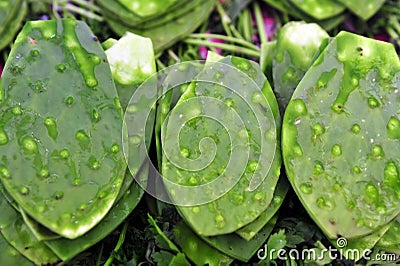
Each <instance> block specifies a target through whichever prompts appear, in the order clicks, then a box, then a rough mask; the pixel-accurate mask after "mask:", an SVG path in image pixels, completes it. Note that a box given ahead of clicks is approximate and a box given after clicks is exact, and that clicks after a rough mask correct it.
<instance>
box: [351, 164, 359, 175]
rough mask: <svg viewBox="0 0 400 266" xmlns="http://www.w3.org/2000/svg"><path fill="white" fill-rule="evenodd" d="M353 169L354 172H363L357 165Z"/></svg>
mask: <svg viewBox="0 0 400 266" xmlns="http://www.w3.org/2000/svg"><path fill="white" fill-rule="evenodd" d="M352 171H353V173H354V174H360V173H361V169H360V167H359V166H357V165H355V166H353V169H352Z"/></svg>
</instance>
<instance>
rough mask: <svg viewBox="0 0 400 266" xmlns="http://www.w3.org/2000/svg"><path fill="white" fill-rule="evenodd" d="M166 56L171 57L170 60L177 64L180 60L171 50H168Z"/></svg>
mask: <svg viewBox="0 0 400 266" xmlns="http://www.w3.org/2000/svg"><path fill="white" fill-rule="evenodd" d="M168 54H169V56H171V57H172V59H174V60H175V61H176V62H177V63H179V62H180V61H181V60H180V59H179V57H178V56H177V55H176V54H175V53H174V51H172V50H171V49H168Z"/></svg>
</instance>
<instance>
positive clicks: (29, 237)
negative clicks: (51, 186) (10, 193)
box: [0, 184, 59, 265]
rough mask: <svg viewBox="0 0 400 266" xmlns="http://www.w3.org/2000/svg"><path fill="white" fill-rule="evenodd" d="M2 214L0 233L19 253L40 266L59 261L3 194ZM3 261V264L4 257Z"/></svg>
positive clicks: (1, 199)
mask: <svg viewBox="0 0 400 266" xmlns="http://www.w3.org/2000/svg"><path fill="white" fill-rule="evenodd" d="M0 186H1V184H0ZM0 212H1V215H0V228H1V231H0V233H1V234H2V236H3V237H4V238H5V239H6V240H7V241H8V242H9V243H10V244H11V245H12V246H13V247H14V248H15V249H16V250H18V252H19V253H21V254H22V255H24V256H25V257H27V258H28V259H29V260H31V261H33V262H34V263H35V264H39V265H40V264H49V263H56V262H57V261H59V258H58V257H57V256H56V255H55V254H54V253H53V252H52V251H51V250H50V249H49V248H48V247H47V246H46V245H45V244H44V243H43V242H40V241H38V240H37V239H36V238H35V236H34V235H33V234H32V233H31V231H30V230H29V228H28V226H27V225H26V224H25V223H24V220H23V219H22V217H21V215H20V214H19V213H18V211H17V210H16V209H15V208H13V207H12V206H11V205H10V203H9V202H8V201H7V200H6V198H5V197H4V196H3V194H1V193H0ZM0 238H1V237H0ZM1 259H2V262H3V258H2V257H1Z"/></svg>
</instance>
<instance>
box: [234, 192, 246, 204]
mask: <svg viewBox="0 0 400 266" xmlns="http://www.w3.org/2000/svg"><path fill="white" fill-rule="evenodd" d="M231 200H232V202H233V204H235V205H237V206H239V205H241V204H242V203H243V201H244V197H243V195H242V194H240V193H233V194H232V195H231Z"/></svg>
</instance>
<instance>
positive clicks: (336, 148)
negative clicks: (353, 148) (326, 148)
mask: <svg viewBox="0 0 400 266" xmlns="http://www.w3.org/2000/svg"><path fill="white" fill-rule="evenodd" d="M331 152H332V155H333V156H335V157H337V156H340V155H342V146H340V145H339V144H335V145H333V146H332V150H331Z"/></svg>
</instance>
